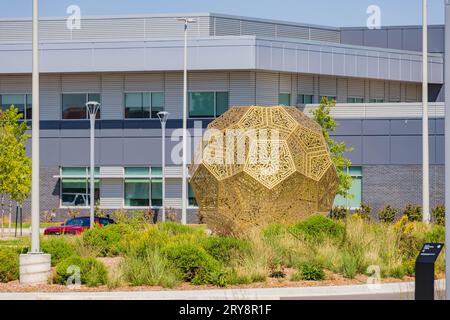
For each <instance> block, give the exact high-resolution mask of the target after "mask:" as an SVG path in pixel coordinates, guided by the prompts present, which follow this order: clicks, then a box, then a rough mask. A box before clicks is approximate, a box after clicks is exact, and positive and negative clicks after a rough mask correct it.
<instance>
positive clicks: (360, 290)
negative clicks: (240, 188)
mask: <svg viewBox="0 0 450 320" xmlns="http://www.w3.org/2000/svg"><path fill="white" fill-rule="evenodd" d="M436 288H437V290H443V289H444V288H445V280H437V281H436ZM377 295H395V297H394V299H400V300H402V299H413V298H414V283H413V282H400V283H386V284H380V285H350V286H327V287H295V288H257V289H212V290H165V291H129V292H115V291H112V292H27V293H0V300H280V299H320V298H323V297H326V298H329V299H358V298H361V297H363V298H364V299H366V298H367V297H370V296H374V297H375V296H377Z"/></svg>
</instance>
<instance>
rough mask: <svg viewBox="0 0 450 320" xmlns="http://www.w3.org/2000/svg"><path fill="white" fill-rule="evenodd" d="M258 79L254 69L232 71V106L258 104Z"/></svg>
mask: <svg viewBox="0 0 450 320" xmlns="http://www.w3.org/2000/svg"><path fill="white" fill-rule="evenodd" d="M255 92H256V79H255V72H253V71H236V72H231V73H230V106H246V105H254V104H256V97H255Z"/></svg>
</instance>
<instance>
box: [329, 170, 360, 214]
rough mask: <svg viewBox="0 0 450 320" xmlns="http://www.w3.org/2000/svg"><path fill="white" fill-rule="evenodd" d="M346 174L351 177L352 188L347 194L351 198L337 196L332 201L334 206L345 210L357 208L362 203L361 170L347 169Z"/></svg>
mask: <svg viewBox="0 0 450 320" xmlns="http://www.w3.org/2000/svg"><path fill="white" fill-rule="evenodd" d="M347 173H348V174H350V175H351V177H352V186H351V188H350V190H349V191H348V193H347V194H349V195H350V194H351V195H353V197H351V198H350V197H348V196H346V197H343V196H340V195H338V196H336V198H335V199H334V205H335V206H343V207H346V208H359V207H360V206H361V202H362V168H361V167H349V168H347Z"/></svg>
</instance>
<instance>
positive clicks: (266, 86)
mask: <svg viewBox="0 0 450 320" xmlns="http://www.w3.org/2000/svg"><path fill="white" fill-rule="evenodd" d="M256 104H257V105H260V106H274V105H277V104H278V74H277V73H269V72H257V73H256Z"/></svg>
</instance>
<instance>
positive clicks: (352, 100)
mask: <svg viewBox="0 0 450 320" xmlns="http://www.w3.org/2000/svg"><path fill="white" fill-rule="evenodd" d="M347 103H364V98H357V97H348V98H347Z"/></svg>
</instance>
